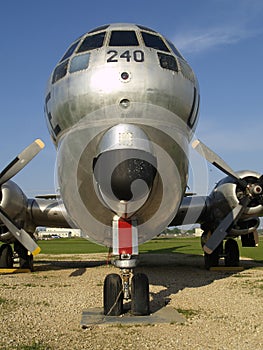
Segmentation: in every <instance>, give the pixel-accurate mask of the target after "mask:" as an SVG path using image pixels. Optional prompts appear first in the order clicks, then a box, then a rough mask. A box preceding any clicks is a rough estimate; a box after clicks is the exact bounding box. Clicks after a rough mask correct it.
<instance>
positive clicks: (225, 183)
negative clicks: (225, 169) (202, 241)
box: [209, 171, 263, 236]
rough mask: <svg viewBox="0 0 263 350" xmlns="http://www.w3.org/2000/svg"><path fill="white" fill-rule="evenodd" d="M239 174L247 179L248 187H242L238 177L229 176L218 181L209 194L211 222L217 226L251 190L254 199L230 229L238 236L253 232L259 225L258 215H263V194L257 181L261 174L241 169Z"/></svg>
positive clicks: (231, 232) (230, 232)
mask: <svg viewBox="0 0 263 350" xmlns="http://www.w3.org/2000/svg"><path fill="white" fill-rule="evenodd" d="M237 174H238V176H239V177H240V178H241V179H245V180H246V181H247V183H248V187H247V189H244V188H242V187H241V186H240V185H239V184H238V181H237V180H236V179H234V178H232V177H230V176H227V177H225V178H224V179H222V180H221V181H219V182H218V183H217V185H216V186H215V188H214V189H213V191H212V192H211V194H210V195H209V204H210V205H209V207H210V208H209V209H210V213H211V222H213V225H215V227H216V226H218V225H219V223H220V222H221V221H222V220H223V218H224V217H226V215H227V214H228V213H229V212H230V211H231V210H232V209H233V208H235V207H236V206H237V205H238V204H239V202H240V200H242V198H243V197H245V195H246V192H245V191H248V190H249V191H250V193H251V196H252V197H253V199H252V200H251V201H250V203H249V205H248V206H247V208H246V209H245V211H244V213H243V214H242V217H241V218H240V219H239V220H238V222H236V223H235V224H234V225H233V226H232V227H230V230H229V234H232V235H236V236H238V235H243V234H248V233H251V232H253V231H254V230H255V229H256V228H257V227H258V225H259V219H258V216H260V215H262V212H263V206H262V204H261V203H262V194H261V193H259V192H260V188H258V186H257V181H258V179H259V178H260V176H261V175H260V174H259V173H257V172H254V171H240V172H237ZM254 192H255V194H254V195H253V193H254Z"/></svg>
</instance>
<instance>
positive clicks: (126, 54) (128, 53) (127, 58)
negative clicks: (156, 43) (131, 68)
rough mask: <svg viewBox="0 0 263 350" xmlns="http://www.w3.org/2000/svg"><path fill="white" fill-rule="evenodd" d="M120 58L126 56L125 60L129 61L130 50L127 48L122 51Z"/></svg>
mask: <svg viewBox="0 0 263 350" xmlns="http://www.w3.org/2000/svg"><path fill="white" fill-rule="evenodd" d="M120 58H126V61H127V62H131V54H130V51H129V50H127V51H125V52H123V53H122V54H121V55H120Z"/></svg>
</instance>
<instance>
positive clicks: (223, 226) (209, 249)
mask: <svg viewBox="0 0 263 350" xmlns="http://www.w3.org/2000/svg"><path fill="white" fill-rule="evenodd" d="M249 202H250V198H249V197H245V198H244V200H243V203H242V204H238V205H237V206H236V207H235V208H234V209H233V210H232V211H231V212H230V213H229V214H227V216H226V217H225V218H224V220H223V221H222V222H221V223H220V225H219V226H218V227H217V228H216V230H215V231H214V232H213V233H212V235H211V237H210V238H209V240H208V241H207V242H206V244H205V245H204V247H203V249H204V251H205V252H206V253H207V254H211V253H213V251H214V250H215V249H216V248H217V247H218V246H219V244H220V243H221V242H222V241H223V240H224V238H225V237H226V235H227V229H228V228H229V226H230V225H231V224H232V223H233V222H235V221H237V220H238V219H239V217H240V216H241V215H242V213H243V212H244V210H245V209H246V207H247V205H248V203H249Z"/></svg>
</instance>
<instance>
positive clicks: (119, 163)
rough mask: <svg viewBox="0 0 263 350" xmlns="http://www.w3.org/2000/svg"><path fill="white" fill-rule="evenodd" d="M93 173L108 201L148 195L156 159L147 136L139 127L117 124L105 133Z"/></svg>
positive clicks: (139, 197)
mask: <svg viewBox="0 0 263 350" xmlns="http://www.w3.org/2000/svg"><path fill="white" fill-rule="evenodd" d="M99 152H100V153H99V155H98V157H97V158H95V159H94V164H93V169H94V176H95V179H96V182H97V184H98V186H99V189H100V191H101V192H102V194H103V195H104V196H105V195H106V196H107V197H108V198H109V199H111V200H115V201H116V200H117V201H131V200H132V201H137V200H141V199H142V198H145V197H147V196H148V195H149V193H150V191H151V189H152V186H153V182H154V179H155V175H156V166H157V164H156V158H155V157H154V155H153V154H152V149H151V144H150V141H149V139H148V137H147V135H146V134H145V133H144V132H143V131H142V129H140V128H139V127H138V126H135V125H130V124H119V125H117V126H114V127H113V128H111V129H110V130H108V131H107V132H106V133H105V134H104V136H103V138H102V140H101V142H100V146H99Z"/></svg>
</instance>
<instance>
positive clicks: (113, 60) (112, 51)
mask: <svg viewBox="0 0 263 350" xmlns="http://www.w3.org/2000/svg"><path fill="white" fill-rule="evenodd" d="M107 54H108V55H110V54H112V55H111V56H110V57H109V58H108V59H107V62H118V60H116V59H115V57H116V56H118V52H117V51H115V50H110V51H108V52H107Z"/></svg>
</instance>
